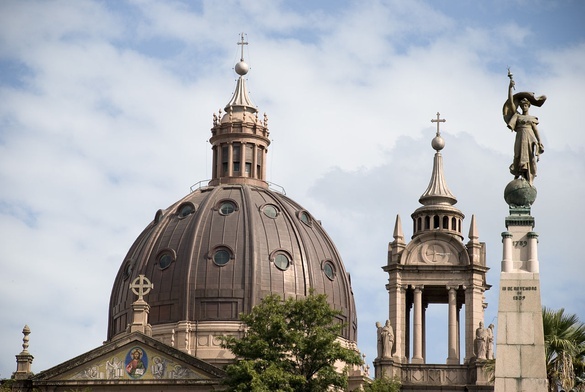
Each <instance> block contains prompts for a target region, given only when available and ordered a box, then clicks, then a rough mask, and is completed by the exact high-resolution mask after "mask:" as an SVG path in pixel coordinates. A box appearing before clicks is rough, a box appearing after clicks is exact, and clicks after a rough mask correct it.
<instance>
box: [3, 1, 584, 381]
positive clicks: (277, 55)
mask: <svg viewBox="0 0 585 392" xmlns="http://www.w3.org/2000/svg"><path fill="white" fill-rule="evenodd" d="M584 19H585V3H583V2H581V1H569V0H566V1H556V2H549V1H540V0H532V1H531V0H518V1H503V0H494V1H485V2H471V1H457V0H453V1H447V0H445V1H360V2H357V1H272V0H270V1H269V0H257V1H253V2H243V1H222V2H217V1H193V2H177V1H165V2H162V1H146V0H144V1H128V2H126V1H79V2H70V1H52V2H45V1H38V2H37V1H3V2H0V103H1V104H0V184H2V186H1V187H0V236H1V238H2V239H3V240H2V246H1V247H0V265H1V266H2V273H1V274H0V311H1V312H2V315H3V316H2V317H1V318H0V347H2V350H1V352H0V354H1V355H0V377H9V376H10V374H11V373H12V372H13V371H14V370H15V360H14V355H15V354H17V353H19V352H20V350H21V349H22V348H21V343H22V334H21V330H22V327H23V326H24V324H28V325H29V326H30V327H31V330H32V334H31V335H30V351H31V353H32V354H33V355H34V356H35V361H34V363H33V369H34V371H35V372H39V371H41V370H44V369H47V368H49V367H51V366H54V365H56V364H58V363H61V362H62V361H64V360H67V359H69V358H72V357H73V356H75V355H78V354H80V353H83V352H85V351H87V350H89V349H92V348H95V347H97V346H99V345H100V344H101V343H102V341H103V340H104V339H105V337H106V329H107V327H106V323H107V306H108V300H109V295H110V290H111V285H112V283H113V280H114V276H115V274H116V272H117V270H118V267H119V266H120V264H121V262H122V261H123V259H124V255H125V254H126V252H127V250H128V248H129V247H130V245H131V244H132V242H133V241H134V239H135V238H136V237H137V236H138V234H139V233H140V231H141V230H142V229H143V228H144V227H145V226H146V225H147V224H148V223H149V222H150V220H151V219H152V218H153V216H154V213H155V211H156V210H158V209H159V208H166V207H167V206H168V205H170V204H172V203H173V202H174V201H176V200H178V199H179V198H180V197H182V196H183V195H185V194H186V193H187V192H188V191H189V187H190V186H191V185H192V184H194V183H196V182H198V181H201V180H205V179H208V178H209V177H210V175H211V173H210V160H211V154H210V148H209V144H208V142H207V140H208V138H209V129H210V127H211V125H212V114H213V113H214V112H216V111H217V110H218V109H219V108H220V107H223V106H224V105H225V104H226V103H227V102H228V101H229V99H230V98H231V94H232V92H233V88H234V84H235V78H236V76H235V74H234V72H233V66H234V64H235V62H237V61H238V60H239V47H238V46H237V45H236V42H237V41H238V40H239V33H240V32H242V31H244V32H246V33H247V40H248V42H249V45H248V46H247V47H246V60H247V61H248V63H249V64H250V66H251V71H250V73H249V74H248V87H249V89H250V94H251V97H252V100H253V101H254V103H255V104H256V105H258V107H259V110H260V112H261V113H262V112H266V113H267V114H268V116H269V127H270V131H271V137H272V139H273V140H272V144H271V149H270V157H269V165H270V167H269V168H268V176H269V180H270V181H272V182H274V183H277V184H279V185H281V186H283V187H284V188H285V189H286V193H287V195H289V196H290V197H292V198H293V199H295V200H296V201H298V202H299V203H300V204H302V205H303V206H304V207H306V208H307V209H308V210H309V211H311V213H312V214H313V215H314V216H315V217H316V218H317V219H319V220H321V221H322V222H323V225H324V227H325V228H326V229H327V230H328V232H329V234H330V236H331V237H332V238H333V240H334V241H335V243H336V245H337V247H338V248H339V250H340V253H341V255H342V257H343V259H344V262H345V265H346V269H347V270H348V271H349V272H350V273H351V275H352V283H353V288H354V293H355V296H356V303H357V308H358V319H359V342H358V346H359V348H360V349H361V350H362V351H363V352H365V353H366V355H367V360H368V361H371V360H372V359H373V358H374V357H375V329H374V323H375V321H382V320H385V319H386V318H387V307H388V298H387V294H386V291H385V289H384V284H385V282H386V280H387V277H386V276H385V275H384V272H383V271H382V270H381V268H380V267H381V266H382V265H384V264H385V263H386V251H387V244H388V242H389V241H391V240H392V230H393V226H394V221H395V217H396V215H397V214H400V216H401V218H402V222H403V225H404V231H405V234H406V236H407V237H409V236H410V234H409V233H411V232H412V226H411V223H410V218H409V216H410V214H411V213H412V212H413V211H414V210H415V209H416V208H417V207H418V206H419V204H418V198H419V197H420V195H421V194H422V193H423V192H424V190H425V189H426V186H427V184H428V180H429V178H430V174H431V167H432V159H433V154H434V151H433V150H432V148H431V147H430V141H431V139H432V137H433V136H434V132H435V127H434V126H433V124H431V122H430V120H431V119H432V118H435V114H436V113H437V111H439V112H441V115H442V117H443V118H446V119H447V122H446V123H445V124H443V127H442V134H443V137H444V139H445V142H446V147H445V149H444V150H443V159H444V164H445V176H446V180H447V183H448V185H449V188H450V190H451V192H452V193H453V194H454V195H455V196H456V197H457V198H458V201H459V202H458V204H457V205H456V206H457V207H458V208H460V209H461V210H462V211H463V213H464V214H465V215H466V219H465V221H464V228H465V229H464V232H465V233H467V230H468V228H469V222H470V218H471V215H472V214H475V216H476V219H477V224H478V229H479V235H480V240H481V241H484V242H486V244H487V257H488V265H489V266H490V267H491V270H490V272H489V274H488V283H490V284H492V285H493V288H492V289H491V290H490V291H488V292H487V293H486V301H487V302H489V306H488V309H487V310H486V314H485V321H486V323H489V322H492V320H494V318H495V317H496V315H497V301H498V299H497V293H498V279H499V269H500V261H501V253H502V251H501V237H500V233H501V232H502V231H504V230H505V226H504V218H505V217H506V215H507V213H508V211H507V206H506V204H505V202H504V201H503V197H502V193H503V189H504V187H505V185H506V184H507V183H508V181H510V180H511V176H510V174H509V173H508V169H507V168H508V165H509V164H510V161H511V159H512V146H513V142H514V135H513V134H511V133H510V131H509V130H507V128H506V127H505V124H504V122H503V121H502V119H501V107H502V104H503V102H504V100H505V99H506V93H507V91H506V89H507V85H508V78H507V76H506V72H507V67H508V66H510V67H511V69H512V72H513V73H514V77H515V80H516V85H517V88H518V90H519V91H534V92H536V93H537V94H539V95H540V94H546V95H547V96H548V100H547V102H546V103H545V105H544V106H543V107H541V108H534V109H533V110H532V113H533V114H534V115H536V116H538V117H539V119H540V132H541V136H542V138H543V142H544V145H545V153H544V154H543V156H542V159H541V161H540V163H539V174H538V177H537V178H536V180H535V185H536V187H537V188H538V192H539V196H538V199H537V201H536V203H535V205H534V206H533V215H534V217H535V218H536V227H535V231H537V232H538V233H539V234H540V237H539V241H540V242H539V258H540V264H541V272H542V293H543V304H544V305H546V306H550V307H552V308H561V307H564V308H566V310H567V311H568V312H570V313H576V314H578V315H579V316H580V317H581V319H582V320H584V319H585V302H584V301H583V296H582V294H581V292H580V290H579V287H581V284H582V280H583V278H582V271H583V255H582V252H581V250H580V242H581V240H582V239H581V235H580V234H581V232H582V221H583V218H584V217H585V213H584V212H585V211H584V206H583V202H582V195H583V194H585V182H584V181H583V178H585V158H584V153H585V134H584V132H582V130H581V129H580V128H581V123H582V119H581V116H580V113H581V111H582V107H581V104H582V102H583V98H582V92H583V91H585V26H584V25H583V23H582V21H583V20H584ZM466 240H467V239H466ZM443 313H446V310H445V312H443V311H442V310H441V308H440V307H439V308H437V309H433V310H432V311H431V312H430V313H429V317H432V322H434V323H436V325H438V326H439V327H437V333H436V334H434V335H433V336H432V338H431V339H429V342H432V344H430V343H427V350H428V354H429V357H430V359H431V361H433V362H442V361H444V358H445V357H446V349H445V347H444V346H446V335H445V333H446V327H445V328H444V330H442V329H441V328H442V327H441V326H442V325H446V314H443Z"/></svg>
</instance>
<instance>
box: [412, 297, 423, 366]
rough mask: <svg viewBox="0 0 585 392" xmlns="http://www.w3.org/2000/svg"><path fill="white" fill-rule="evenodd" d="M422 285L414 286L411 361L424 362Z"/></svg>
mask: <svg viewBox="0 0 585 392" xmlns="http://www.w3.org/2000/svg"><path fill="white" fill-rule="evenodd" d="M423 288H424V286H416V287H415V288H414V320H413V322H412V326H413V329H414V335H413V346H414V347H413V355H412V360H411V363H424V358H423V354H422V348H423V324H422V314H423V308H422V307H423V305H422V290H423Z"/></svg>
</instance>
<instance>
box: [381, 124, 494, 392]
mask: <svg viewBox="0 0 585 392" xmlns="http://www.w3.org/2000/svg"><path fill="white" fill-rule="evenodd" d="M431 121H432V122H433V123H436V124H437V133H436V136H435V137H434V138H433V140H432V142H431V145H432V147H433V149H434V150H435V156H434V160H433V170H432V174H431V179H430V182H429V185H428V187H427V189H426V190H425V191H424V193H423V194H422V195H421V197H420V199H419V202H420V203H421V204H422V206H421V207H419V208H417V209H416V210H415V211H414V212H413V213H412V215H411V217H412V222H413V234H412V239H411V241H410V242H408V243H407V242H406V241H405V239H404V234H403V231H402V223H401V219H400V216H397V217H396V223H395V227H394V234H393V236H394V240H393V241H392V242H390V244H389V246H388V262H387V265H385V266H384V267H383V269H384V271H386V272H387V273H388V284H387V285H386V289H387V290H388V296H389V316H388V320H389V324H390V326H391V327H392V328H393V330H394V331H393V333H394V335H393V342H392V341H391V342H388V340H387V339H386V340H384V339H382V342H381V343H382V344H381V345H382V346H384V344H391V345H393V347H392V349H390V350H388V349H386V350H382V351H381V352H379V353H378V358H376V360H375V361H374V366H375V371H376V373H375V375H376V378H380V377H384V376H387V377H394V376H398V377H399V378H400V379H401V382H402V384H403V390H419V389H417V388H420V387H422V386H424V387H425V390H429V391H431V390H433V388H432V387H433V386H436V387H437V391H438V390H445V389H444V388H445V387H463V388H468V389H467V390H483V388H481V387H477V388H476V386H478V385H482V384H483V385H485V386H486V387H488V386H487V381H485V377H483V373H482V372H480V371H479V370H480V369H479V368H481V367H482V366H483V363H485V359H486V358H487V357H488V353H487V346H486V344H487V343H486V341H487V339H485V338H486V334H487V333H489V331H487V330H486V329H482V333H483V334H484V335H483V337H484V345H483V346H481V347H480V346H479V345H478V342H477V341H476V338H475V336H476V329H477V328H479V327H480V323H482V324H483V314H484V307H485V306H486V304H485V303H484V292H485V291H486V290H488V289H489V288H490V285H488V284H487V283H486V273H487V271H488V269H489V268H488V267H487V265H486V255H485V244H484V243H482V242H480V241H479V235H478V232H477V227H476V222H475V216H472V218H471V222H470V226H469V234H468V237H469V239H468V241H467V243H464V236H463V233H462V230H463V229H462V227H463V220H464V218H465V215H464V214H463V213H462V212H461V211H460V210H459V209H458V208H457V207H455V204H456V203H457V198H456V197H455V196H454V195H453V194H452V193H451V191H450V190H449V188H448V186H447V183H446V181H445V177H444V173H443V157H442V155H441V151H442V150H443V148H444V147H445V141H444V139H443V138H442V137H441V134H440V128H439V127H440V124H441V123H443V122H445V120H444V119H441V118H440V115H439V113H437V118H436V119H433V120H431ZM434 304H447V305H448V306H447V309H448V318H447V319H448V325H447V326H446V327H447V336H445V337H444V339H441V341H442V342H443V341H444V342H445V343H444V344H445V347H444V348H445V360H444V362H442V363H439V364H431V363H428V361H427V355H426V347H427V331H429V330H430V329H431V328H434V327H435V326H433V325H429V324H428V323H427V322H426V317H425V313H426V309H427V308H428V306H429V305H434ZM462 309H464V311H462ZM461 323H463V324H464V328H463V330H464V334H462V333H461V332H460V331H461V330H462V328H461ZM441 329H443V327H441ZM462 335H463V336H462ZM379 346H380V345H379ZM482 347H483V348H482ZM482 350H483V351H482ZM490 353H491V350H490ZM479 373H481V374H479ZM441 388H443V389H441ZM488 388H489V387H488Z"/></svg>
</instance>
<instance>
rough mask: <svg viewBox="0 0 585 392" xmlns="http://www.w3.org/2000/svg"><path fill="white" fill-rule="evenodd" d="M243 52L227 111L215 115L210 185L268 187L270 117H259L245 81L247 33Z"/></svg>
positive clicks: (241, 41)
mask: <svg viewBox="0 0 585 392" xmlns="http://www.w3.org/2000/svg"><path fill="white" fill-rule="evenodd" d="M238 45H241V47H242V52H241V57H240V61H239V62H238V63H237V64H236V65H235V67H234V70H235V72H236V73H237V74H238V75H239V77H238V80H237V82H236V88H235V91H234V94H233V96H232V99H231V100H230V101H229V102H228V104H227V105H226V106H225V109H224V110H225V112H222V110H221V109H220V111H219V114H214V115H213V128H211V139H209V142H210V143H211V145H212V150H213V162H212V168H213V174H212V179H211V181H210V182H209V185H211V186H215V185H219V184H250V185H256V186H261V187H265V188H267V187H268V183H267V182H266V161H267V160H266V155H267V153H268V146H269V145H270V139H269V138H268V136H269V134H270V133H269V131H268V117H267V116H266V114H265V115H264V117H263V119H262V120H260V119H259V118H258V109H257V108H256V106H254V105H253V104H252V101H251V100H250V96H249V95H248V89H247V86H246V79H245V78H244V76H246V75H247V74H248V71H249V69H250V67H249V66H248V64H247V63H246V62H245V61H244V45H248V43H247V42H246V41H245V40H244V33H242V34H241V40H240V42H238Z"/></svg>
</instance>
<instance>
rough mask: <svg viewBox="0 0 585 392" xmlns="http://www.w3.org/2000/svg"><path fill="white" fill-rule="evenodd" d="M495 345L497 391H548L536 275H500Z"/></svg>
mask: <svg viewBox="0 0 585 392" xmlns="http://www.w3.org/2000/svg"><path fill="white" fill-rule="evenodd" d="M496 342H497V351H496V384H495V391H496V392H512V391H513V392H519V391H531V392H541V391H542V392H546V391H547V379H546V363H545V352H544V331H543V327H542V306H541V301H540V279H539V274H537V273H523V272H519V273H505V272H502V274H501V277H500V300H499V308H498V332H497V339H496Z"/></svg>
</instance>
